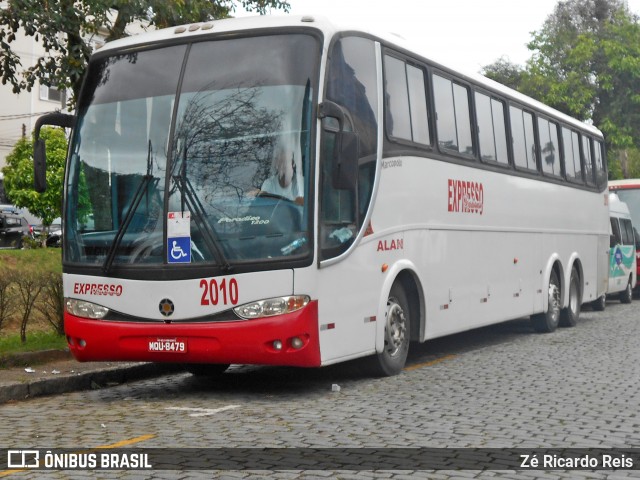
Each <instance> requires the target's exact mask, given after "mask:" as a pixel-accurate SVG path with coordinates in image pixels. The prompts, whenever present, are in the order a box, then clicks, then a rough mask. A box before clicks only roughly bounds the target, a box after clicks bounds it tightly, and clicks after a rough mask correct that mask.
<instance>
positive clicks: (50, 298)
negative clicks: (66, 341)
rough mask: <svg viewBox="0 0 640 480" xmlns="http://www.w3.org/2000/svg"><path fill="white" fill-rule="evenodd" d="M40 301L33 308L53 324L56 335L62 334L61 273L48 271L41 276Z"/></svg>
mask: <svg viewBox="0 0 640 480" xmlns="http://www.w3.org/2000/svg"><path fill="white" fill-rule="evenodd" d="M42 280H43V283H42V285H43V286H42V291H41V292H40V301H39V302H37V303H36V304H35V308H36V310H37V311H39V312H40V313H41V314H42V316H43V317H44V318H46V319H47V321H48V322H49V323H50V324H51V325H52V326H53V328H54V330H55V331H56V333H58V335H64V290H63V286H62V275H61V274H59V273H54V272H50V273H49V274H48V275H46V276H45V277H43V279H42Z"/></svg>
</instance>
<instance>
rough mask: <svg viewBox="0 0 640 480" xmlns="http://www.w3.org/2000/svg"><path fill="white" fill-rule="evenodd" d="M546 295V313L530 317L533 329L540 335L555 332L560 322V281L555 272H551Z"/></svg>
mask: <svg viewBox="0 0 640 480" xmlns="http://www.w3.org/2000/svg"><path fill="white" fill-rule="evenodd" d="M547 295H548V296H549V299H548V307H547V311H546V312H544V313H536V314H535V315H532V316H531V324H532V325H533V329H534V330H535V331H536V332H540V333H550V332H553V331H555V329H556V328H558V323H559V322H560V305H561V304H560V281H559V280H558V275H557V274H556V271H555V270H551V276H550V277H549V289H548V293H547Z"/></svg>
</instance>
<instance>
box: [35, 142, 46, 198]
mask: <svg viewBox="0 0 640 480" xmlns="http://www.w3.org/2000/svg"><path fill="white" fill-rule="evenodd" d="M33 187H34V188H35V190H36V192H38V193H42V192H44V191H45V190H46V189H47V154H46V152H45V144H44V140H43V139H42V138H38V139H36V140H35V141H34V143H33Z"/></svg>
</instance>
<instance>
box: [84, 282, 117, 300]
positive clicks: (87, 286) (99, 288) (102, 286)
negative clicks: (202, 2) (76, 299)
mask: <svg viewBox="0 0 640 480" xmlns="http://www.w3.org/2000/svg"><path fill="white" fill-rule="evenodd" d="M73 293H74V294H75V295H104V296H110V297H113V296H116V297H119V296H120V295H122V285H117V284H113V283H74V284H73Z"/></svg>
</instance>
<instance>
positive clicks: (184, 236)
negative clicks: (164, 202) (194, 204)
mask: <svg viewBox="0 0 640 480" xmlns="http://www.w3.org/2000/svg"><path fill="white" fill-rule="evenodd" d="M167 262H168V263H191V212H169V213H168V214H167Z"/></svg>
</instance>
